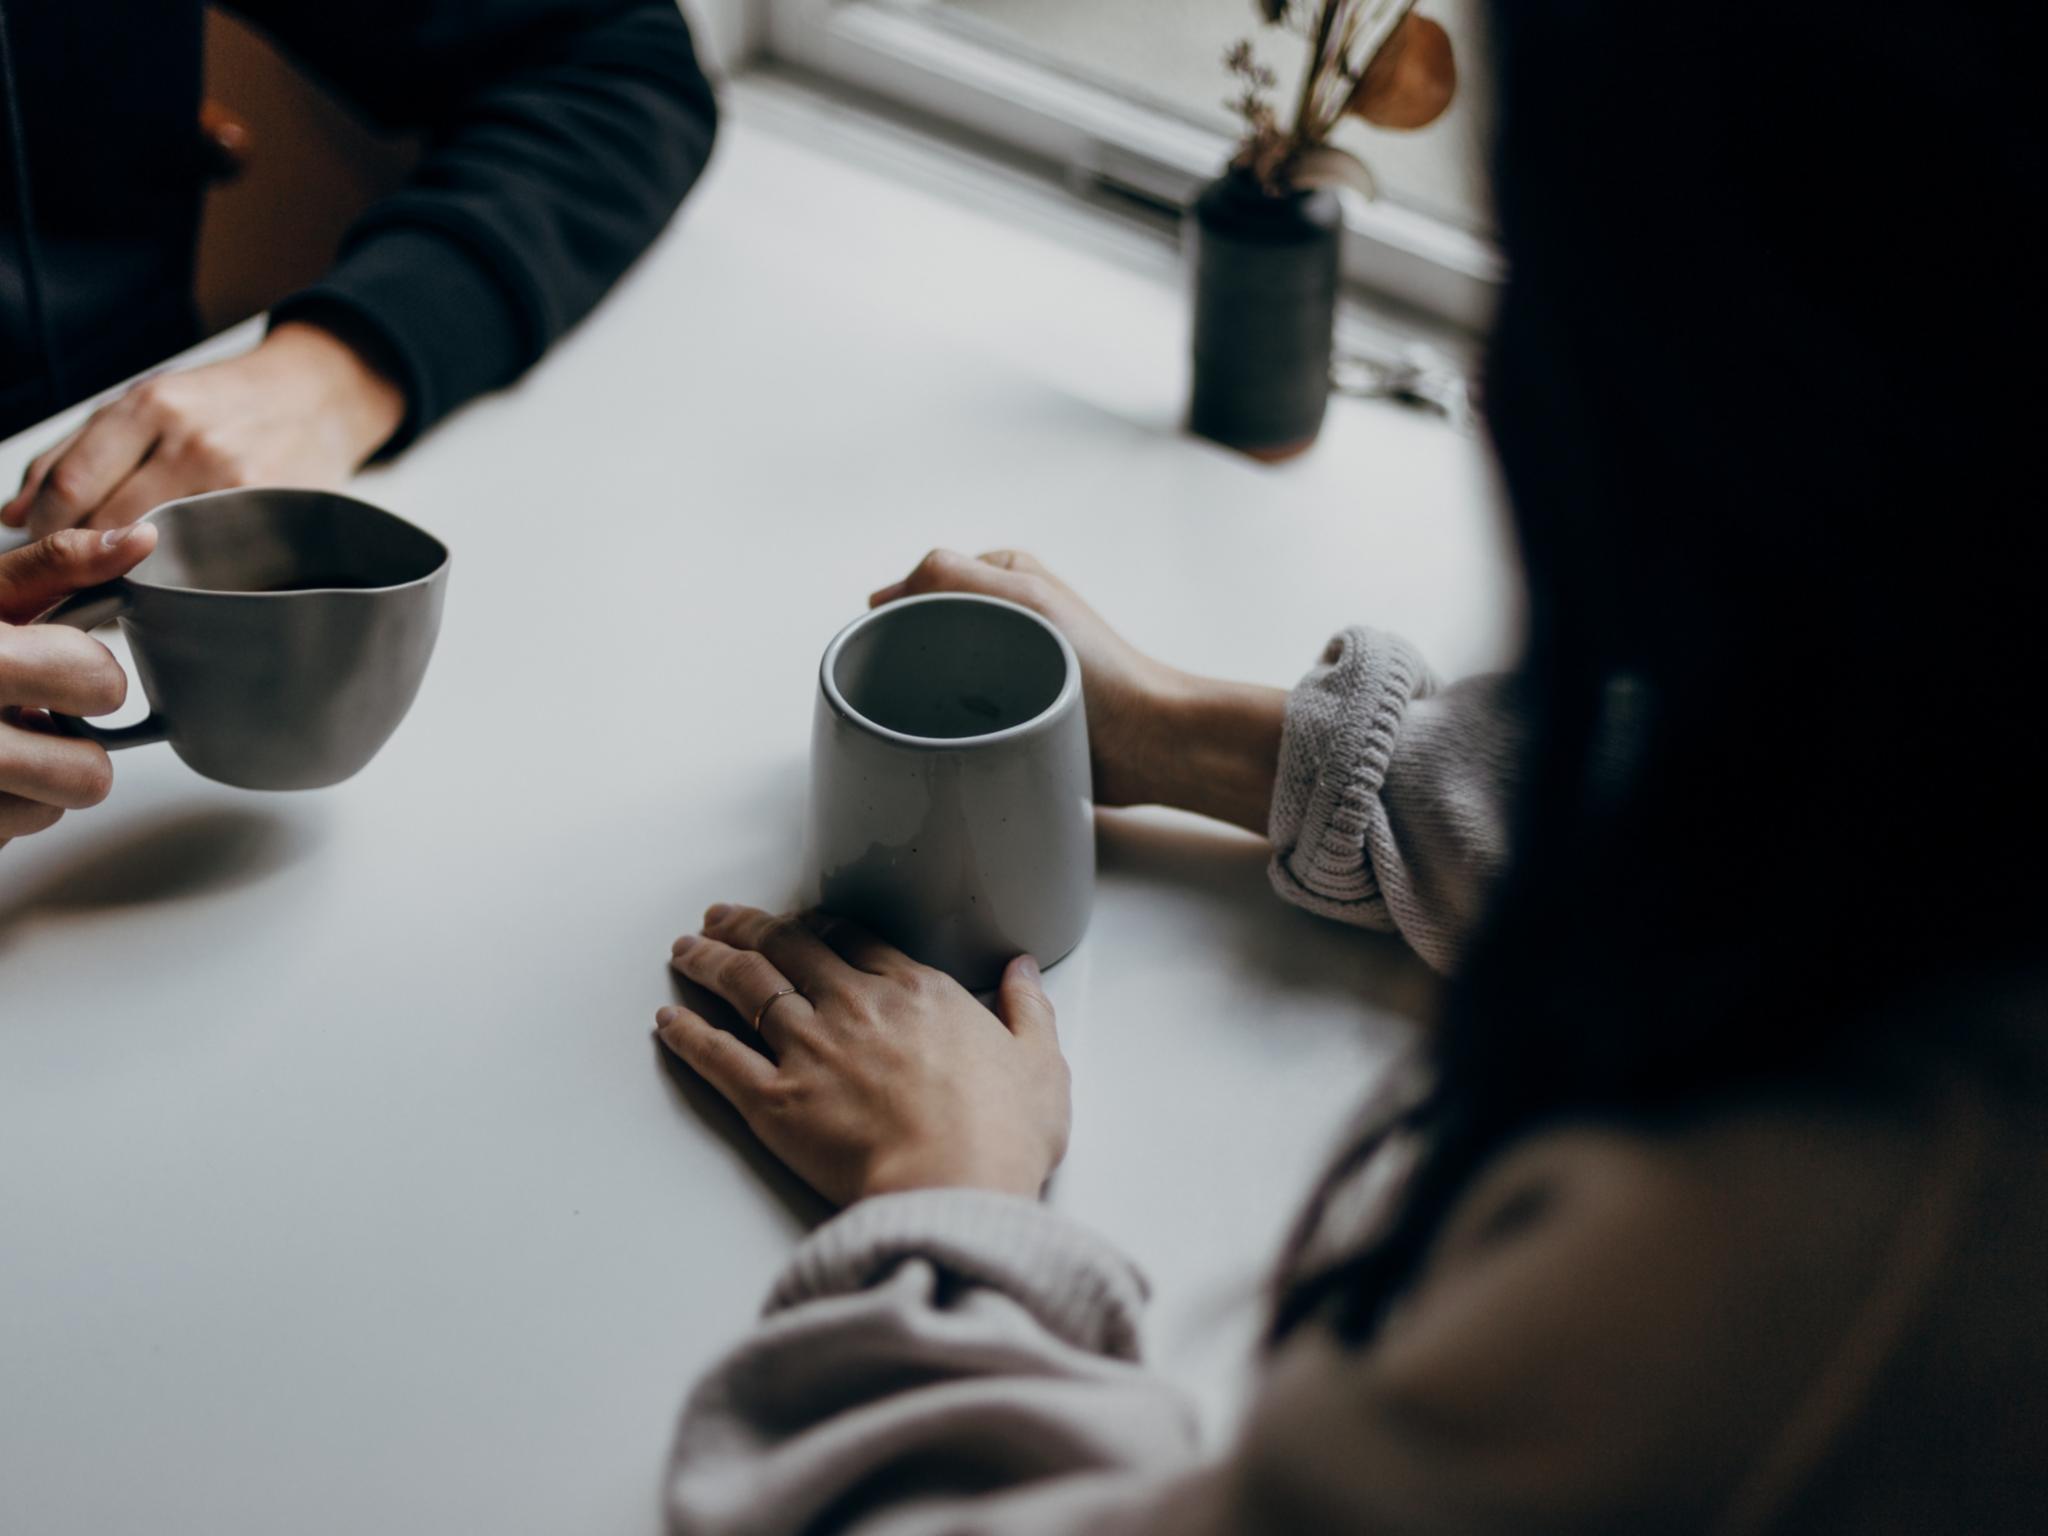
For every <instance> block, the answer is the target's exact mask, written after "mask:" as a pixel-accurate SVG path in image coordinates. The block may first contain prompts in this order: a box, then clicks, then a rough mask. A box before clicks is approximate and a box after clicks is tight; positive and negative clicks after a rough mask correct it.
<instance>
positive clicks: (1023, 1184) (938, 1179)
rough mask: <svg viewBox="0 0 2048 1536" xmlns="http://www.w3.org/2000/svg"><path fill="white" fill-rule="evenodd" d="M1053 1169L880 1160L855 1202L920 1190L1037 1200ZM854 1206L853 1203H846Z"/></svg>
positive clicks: (1015, 1162)
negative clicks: (975, 1192)
mask: <svg viewBox="0 0 2048 1536" xmlns="http://www.w3.org/2000/svg"><path fill="white" fill-rule="evenodd" d="M1051 1176H1052V1174H1051V1169H1050V1168H1046V1169H1043V1170H1040V1169H1038V1168H1037V1167H1036V1165H1035V1164H1033V1163H1032V1162H1031V1160H1030V1159H1028V1158H1016V1159H1011V1160H1008V1161H1003V1160H998V1159H988V1160H983V1161H980V1162H975V1161H970V1160H960V1159H955V1158H951V1157H945V1156H941V1157H922V1156H919V1155H918V1154H916V1153H908V1154H899V1155H896V1156H884V1157H881V1158H877V1159H876V1160H875V1162H874V1163H873V1164H872V1165H871V1166H870V1167H869V1169H868V1171H867V1175H866V1177H864V1178H863V1179H862V1180H861V1181H860V1184H859V1187H858V1189H857V1190H856V1192H855V1194H854V1197H853V1200H854V1201H859V1200H868V1199H872V1198H874V1197H875V1196H877V1195H901V1194H908V1193H909V1192H911V1191H912V1190H918V1189H979V1190H984V1191H986V1192H988V1193H991V1194H998V1195H1021V1196H1022V1197H1023V1198H1025V1199H1027V1200H1036V1199H1037V1198H1038V1197H1039V1196H1040V1194H1042V1193H1043V1192H1044V1190H1045V1181H1046V1180H1047V1179H1048V1178H1050V1177H1051ZM847 1203H848V1204H852V1203H853V1201H849V1202H847Z"/></svg>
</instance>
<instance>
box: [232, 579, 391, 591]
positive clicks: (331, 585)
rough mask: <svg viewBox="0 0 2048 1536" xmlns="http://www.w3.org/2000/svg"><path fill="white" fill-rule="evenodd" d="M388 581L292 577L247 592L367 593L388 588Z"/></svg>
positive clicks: (266, 583)
mask: <svg viewBox="0 0 2048 1536" xmlns="http://www.w3.org/2000/svg"><path fill="white" fill-rule="evenodd" d="M390 585H391V583H390V582H388V581H365V580H364V579H363V578H362V577H360V576H342V575H332V576H321V575H311V576H291V577H287V578H286V579H285V580H283V581H268V582H263V583H261V584H260V585H257V586H251V587H245V588H243V590H244V591H247V592H326V591H332V590H334V589H335V588H337V587H339V588H342V589H344V590H346V591H357V592H359V591H366V590H368V589H370V588H373V587H388V586H390Z"/></svg>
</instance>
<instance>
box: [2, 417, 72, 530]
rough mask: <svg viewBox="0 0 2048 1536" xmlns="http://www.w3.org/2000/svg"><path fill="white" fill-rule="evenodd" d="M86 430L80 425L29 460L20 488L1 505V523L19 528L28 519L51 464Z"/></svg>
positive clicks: (47, 476)
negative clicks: (4, 504)
mask: <svg viewBox="0 0 2048 1536" xmlns="http://www.w3.org/2000/svg"><path fill="white" fill-rule="evenodd" d="M84 430H85V429H84V428H83V427H80V428H78V429H77V431H74V432H69V433H67V434H65V435H64V436H63V437H61V438H59V439H58V440H57V441H56V442H54V443H52V444H50V446H49V447H47V448H45V449H44V450H43V451H42V452H41V453H39V454H37V455H36V456H35V457H34V458H32V459H30V460H29V461H28V468H27V469H26V470H25V471H23V473H22V477H21V486H20V488H19V489H18V490H16V491H15V493H14V494H13V495H12V496H10V497H9V498H8V500H7V505H6V506H4V507H0V523H5V524H6V525H7V526H8V527H9V528H19V527H20V526H21V525H22V524H23V523H25V522H27V521H28V509H29V506H30V504H31V503H33V502H34V501H35V499H36V493H37V492H38V491H40V490H42V488H43V482H44V481H45V480H46V479H48V478H49V475H50V466H51V465H53V464H55V463H56V462H57V461H58V460H59V459H61V458H62V457H64V451H65V450H66V449H67V448H69V447H70V446H71V445H72V444H73V443H75V442H77V441H78V434H79V432H83V431H84Z"/></svg>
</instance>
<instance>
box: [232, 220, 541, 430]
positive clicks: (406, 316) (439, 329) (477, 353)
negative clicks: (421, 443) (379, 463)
mask: <svg viewBox="0 0 2048 1536" xmlns="http://www.w3.org/2000/svg"><path fill="white" fill-rule="evenodd" d="M287 320H304V321H308V322H311V323H313V324H326V325H328V326H329V328H331V329H333V330H335V331H336V332H337V333H338V334H340V335H341V336H342V337H343V339H344V340H347V341H350V342H351V343H352V344H354V345H356V346H357V347H358V349H359V350H361V351H363V352H365V353H366V355H368V356H369V359H370V361H371V363H372V364H373V365H374V366H376V367H378V368H380V369H382V370H384V371H385V372H387V373H389V374H390V375H391V377H392V380H393V382H395V383H396V384H397V385H398V386H399V388H400V389H401V390H402V391H403V392H404V394H405V401H406V411H405V419H404V420H403V421H401V422H400V423H399V426H398V430H397V431H396V432H394V433H393V434H392V435H391V439H390V441H388V442H387V443H385V445H384V446H383V447H382V448H381V449H379V450H378V453H377V457H378V458H388V457H390V456H391V455H392V454H395V453H397V452H399V451H400V450H401V449H403V448H405V447H406V446H407V445H408V444H410V443H411V442H412V441H413V439H414V438H416V437H418V436H419V435H420V434H421V433H422V432H425V431H426V430H427V429H428V428H429V427H431V426H433V425H434V424H435V423H436V422H438V421H439V420H440V419H441V418H442V417H443V416H445V415H447V414H448V413H449V412H450V411H452V410H453V409H455V407H456V406H458V405H460V404H462V403H463V402H464V401H466V400H468V399H470V398H471V397H472V396H475V395H480V394H483V393H484V392H486V391H487V390H492V389H497V388H499V387H501V386H503V385H505V384H508V383H510V382H511V381H512V380H513V379H514V378H515V377H517V376H518V374H519V372H520V370H521V369H522V368H523V367H524V366H525V365H526V363H527V362H528V360H529V359H530V357H531V355H532V353H533V351H534V350H535V348H534V345H533V341H532V339H531V337H530V336H529V334H528V332H529V331H530V329H531V326H530V324H529V321H528V317H527V315H526V314H525V312H524V310H523V308H522V306H520V305H519V304H517V303H516V302H514V300H513V297H512V296H511V295H510V294H508V293H507V292H506V291H505V289H504V287H503V286H502V284H501V283H500V282H499V280H498V279H497V278H496V277H495V276H494V275H493V274H492V272H491V271H490V270H489V269H488V268H487V267H485V266H484V265H483V264H482V263H481V262H479V261H477V260H476V259H474V258H473V257H472V256H471V255H470V254H469V252H467V251H465V250H464V249H463V248H462V246H461V245H460V244H459V243H458V242H457V241H455V240H453V239H451V238H449V237H448V236H446V235H444V234H441V233H439V232H437V231H434V230H431V229H423V228H419V227H417V226H412V225H405V226H390V225H387V226H385V227H384V228H381V229H377V230H375V231H373V232H368V233H366V234H365V235H364V237H363V238H361V239H360V240H358V241H357V242H355V243H354V244H352V245H351V246H350V248H349V249H348V250H347V251H346V252H345V253H344V254H343V256H342V258H341V260H340V261H338V262H337V263H336V264H335V265H334V267H333V269H332V270H330V271H329V272H328V273H327V275H326V276H325V277H323V278H322V279H321V280H320V281H319V282H318V283H315V284H314V285H313V286H312V287H310V288H305V289H302V290H300V291H299V292H298V293H295V294H293V295H291V297H289V298H287V299H285V300H284V301H283V302H282V303H280V304H278V305H277V306H276V307H275V308H274V309H272V310H271V312H270V323H271V324H272V325H279V324H282V323H283V322H284V321H287Z"/></svg>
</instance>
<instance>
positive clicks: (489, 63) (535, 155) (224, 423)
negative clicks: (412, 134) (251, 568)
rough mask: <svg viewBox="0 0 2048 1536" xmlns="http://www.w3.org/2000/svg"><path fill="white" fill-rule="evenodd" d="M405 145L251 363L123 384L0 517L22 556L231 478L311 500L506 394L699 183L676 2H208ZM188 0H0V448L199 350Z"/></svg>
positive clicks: (697, 140)
mask: <svg viewBox="0 0 2048 1536" xmlns="http://www.w3.org/2000/svg"><path fill="white" fill-rule="evenodd" d="M229 8H230V9H232V10H233V11H235V12H236V13H238V14H239V15H241V16H244V17H245V18H247V19H248V20H249V21H250V22H251V23H252V24H253V25H255V26H257V27H260V28H262V29H263V30H265V31H266V32H268V33H269V34H270V35H272V36H273V37H274V38H275V39H276V40H277V41H278V43H279V44H280V45H282V47H283V48H284V49H285V50H286V51H287V52H288V53H289V54H290V55H292V56H293V57H294V58H296V59H297V60H299V61H300V62H302V63H304V64H305V65H306V66H307V68H308V69H309V70H310V71H311V72H312V73H313V74H314V75H315V76H317V77H318V78H319V79H320V80H321V81H322V82H324V83H325V84H327V85H329V86H331V87H332V88H333V89H334V90H335V91H336V92H337V93H338V95H339V96H340V97H341V99H342V100H343V101H344V102H346V103H347V104H348V105H349V106H351V107H353V108H355V109H356V110H358V111H360V112H361V113H363V114H364V115H365V116H366V117H367V118H369V119H370V120H371V121H372V122H374V123H376V124H377V125H378V126H380V127H383V128H388V129H399V128H405V129H415V130H419V131H421V132H422V133H423V134H424V135H425V139H426V149H425V152H424V154H423V156H422V158H421V160H420V162H419V165H418V166H417V168H416V169H415V171H414V172H413V174H412V176H411V177H410V179H409V180H408V181H407V182H406V183H405V185H404V186H403V187H401V188H400V189H399V190H397V191H396V192H394V193H393V194H392V195H391V196H389V197H386V198H384V199H382V200H380V201H378V202H377V203H376V204H374V205H373V206H372V207H371V208H370V209H369V210H368V211H367V212H365V213H364V214H363V215H362V217H361V218H360V219H359V220H358V221H357V222H356V224H355V225H354V227H353V228H352V229H351V230H350V231H349V233H348V235H347V236H346V238H345V240H344V242H343V247H342V250H341V253H340V255H339V257H338V258H337V260H336V262H335V264H334V266H333V268H332V269H331V270H330V271H329V272H328V273H327V274H326V276H324V277H323V278H321V279H320V280H319V281H317V282H316V283H314V284H313V285H312V286H311V287H310V288H307V289H305V290H304V291H302V292H299V293H296V294H293V295H291V296H289V297H288V298H286V299H284V300H283V301H282V302H281V303H279V304H277V305H276V306H275V307H273V309H272V310H271V312H270V326H269V330H268V333H267V334H266V336H265V338H264V340H263V342H262V343H261V345H259V346H258V347H256V348H255V350H254V351H252V352H250V353H248V354H246V355H244V356H241V357H236V358H232V359H230V360H228V361H225V362H217V363H213V364H210V365H208V366H205V367H200V368H194V369H190V370H187V371H184V372H174V373H163V374H158V375H155V376H153V377H151V378H148V379H145V380H144V381H142V382H141V383H140V384H139V385H138V386H137V387H135V388H134V389H131V390H129V391H128V392H126V393H124V394H122V395H121V396H119V397H118V398H116V399H115V400H113V401H111V402H109V403H108V404H106V405H105V406H103V407H101V409H100V410H99V411H98V412H96V413H95V414H94V415H93V416H92V417H91V418H90V419H89V420H88V421H86V422H85V423H84V425H82V426H81V427H80V428H79V429H78V430H77V431H76V432H73V433H72V434H71V435H70V436H68V437H66V438H65V439H63V440H62V441H61V442H58V443H54V444H52V445H51V446H50V447H49V449H48V450H47V451H46V452H44V453H42V454H41V455H40V456H39V457H37V458H36V459H35V461H34V462H33V463H32V464H31V465H30V466H29V469H28V473H27V475H26V477H25V478H24V480H23V482H22V484H21V487H20V489H19V490H18V491H17V492H16V493H15V494H14V495H13V496H12V497H10V498H9V499H8V500H7V502H6V504H5V505H4V506H0V523H4V524H6V525H8V526H10V527H17V528H26V529H27V530H28V531H29V532H30V533H31V534H34V535H42V534H45V533H49V532H51V531H53V530H55V529H58V528H67V527H72V526H74V525H83V526H87V527H94V528H113V527H120V526H123V525H125V524H128V523H132V522H134V521H135V520H136V519H137V518H139V517H141V516H142V515H143V514H144V513H146V512H148V511H149V510H150V509H151V508H153V507H155V506H158V505H160V504H161V503H163V502H165V501H169V500H172V499H174V498H176V497H179V496H186V495H191V494H194V493H196V492H200V491H207V490H217V489H221V488H224V487H228V486H234V485H254V484H269V485H280V484H281V485H333V484H339V483H340V482H341V481H342V480H344V479H346V478H347V477H348V476H349V475H350V474H352V473H354V472H355V470H357V469H358V468H360V467H361V466H362V464H363V463H364V462H365V461H366V460H368V459H370V458H372V457H373V456H376V455H379V454H384V455H388V454H392V453H396V452H397V451H398V450H399V449H401V448H403V447H405V446H406V445H407V444H408V443H410V442H411V441H412V440H413V439H414V438H416V437H417V436H418V435H419V434H420V433H422V432H424V431H426V430H427V429H428V428H429V427H431V426H432V425H434V423H435V422H437V421H439V420H440V419H441V418H442V417H443V416H445V415H446V414H447V413H448V412H450V411H452V410H454V409H455V408H456V407H457V406H459V405H461V404H462V403H463V402H465V401H466V400H469V399H470V398H472V397H473V396H476V395H478V394H481V393H483V392H484V391H486V390H491V389H496V388H498V387H500V386H501V385H504V384H507V383H509V382H511V381H512V380H513V379H514V378H516V377H517V376H518V375H519V374H520V373H521V372H522V371H523V370H524V369H526V368H527V367H528V365H530V364H531V363H533V362H534V361H535V360H536V359H537V358H539V357H540V356H541V354H542V353H544V352H545V351H546V350H547V349H548V347H549V346H551V345H552V344H553V343H554V341H555V340H556V339H557V338H558V337H560V336H561V335H562V334H563V332H565V331H566V330H568V328H569V327H570V326H572V325H574V324H575V323H576V322H577V321H578V320H579V319H581V318H582V317H583V315H584V314H585V313H587V312H588V311H589V310H590V308H591V307H592V306H593V305H594V304H596V303H597V301H598V300H599V299H600V298H601V297H603V295H604V293H605V292H606V290H607V289H609V288H610V287H611V285H612V284H613V282H614V281H616V280H617V278H618V277H619V275H620V274H621V273H622V272H623V271H624V270H625V269H626V267H627V266H628V264H629V263H631V262H632V260H633V259H634V258H635V257H636V256H638V255H639V254H640V252H641V251H643V250H644V249H645V248H646V247H647V245H648V244H649V243H650V242H651V241H652V240H653V239H654V237H655V235H656V234H658V233H659V232H660V230H661V228H662V226H663V225H664V224H666V223H667V222H668V219H669V216H670V215H671V214H672V213H674V211H675V209H676V207H677V205H678V204H679V203H681V202H682V200H683V196H684V194H685V193H686V192H687V191H688V190H689V188H690V186H691V184H692V183H693V182H695V181H696V179H697V176H698V175H699V173H700V172H701V171H702V170H703V168H704V165H705V163H706V161H707V160H708V159H709V156H710V152H711V142H712V136H713V132H714V129H715V126H716V121H717V108H716V103H715V101H714V99H713V96H712V92H711V87H710V85H709V83H708V82H707V81H706V79H705V77H704V73H703V71H702V70H701V69H700V68H699V67H698V63H697V58H696V55H695V52H694V51H693V49H692V46H691V41H690V33H689V29H688V27H687V26H686V25H685V24H684V22H683V18H682V15H681V13H680V12H679V11H678V10H677V8H676V4H675V0H370V3H366V4H365V3H358V4H331V3H329V4H321V3H314V0H235V3H233V4H231V5H230V7H229ZM203 13H204V7H203V6H202V4H201V3H200V0H175V3H169V4H154V5H124V6H113V7H109V6H104V5H90V4H82V3H79V0H0V96H4V98H5V100H4V102H0V106H4V108H5V115H4V119H0V135H4V137H5V139H6V148H7V155H6V160H5V163H4V165H0V181H4V182H6V183H7V185H6V186H5V189H4V195H0V436H5V435H8V434H10V433H13V432H16V431H19V430H20V429H21V428H23V427H25V426H28V425H30V424H31V423H33V422H36V421H38V420H41V419H42V418H44V417H46V416H48V415H50V414H52V413H53V412H55V411H58V410H61V409H62V408H63V407H65V406H67V405H70V404H72V403H73V402H75V401H77V400H81V399H84V398H86V397H87V396H90V395H92V394H95V393H97V392H98V391H100V390H103V389H106V388H108V387H109V386H111V385H114V384H118V383H120V382H121V381H122V380H124V379H127V378H129V377H131V376H133V375H134V374H136V373H138V372H140V371H142V370H144V369H147V368H152V367H154V366H156V365H157V364H159V363H161V362H163V361H164V360H165V359H166V358H167V357H169V356H170V355H171V354H173V353H175V352H177V351H179V350H180V349H181V348H183V347H186V346H188V345H190V344H191V343H192V342H193V341H195V340H197V339H198V322H197V318H196V316H195V313H194V308H193V296H192V279H193V263H194V256H195V245H196V241H197V235H198V225H199V209H200V201H201V190H202V182H203V179H204V172H205V159H204V156H203V154H202V152H201V139H200V130H199V118H200V75H201V46H200V45H201V27H202V24H203V19H204V15H203Z"/></svg>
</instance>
